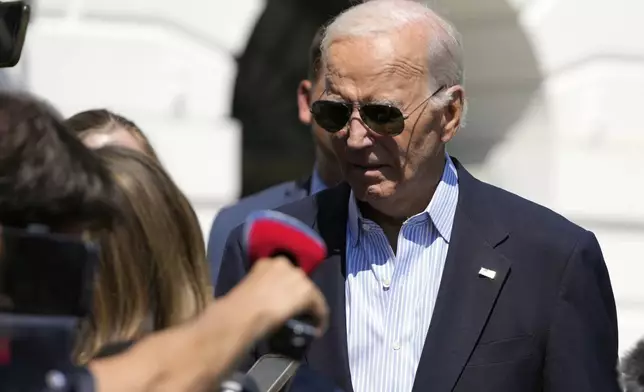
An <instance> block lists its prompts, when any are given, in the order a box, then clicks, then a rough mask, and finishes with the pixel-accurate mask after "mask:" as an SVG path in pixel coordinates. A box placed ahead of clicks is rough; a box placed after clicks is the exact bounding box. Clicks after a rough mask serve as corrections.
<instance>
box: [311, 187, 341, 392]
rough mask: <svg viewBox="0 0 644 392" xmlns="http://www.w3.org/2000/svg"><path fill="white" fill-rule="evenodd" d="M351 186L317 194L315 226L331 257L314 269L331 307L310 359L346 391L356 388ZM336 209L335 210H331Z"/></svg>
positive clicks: (313, 346) (313, 364)
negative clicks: (349, 305)
mask: <svg viewBox="0 0 644 392" xmlns="http://www.w3.org/2000/svg"><path fill="white" fill-rule="evenodd" d="M349 194H350V188H349V186H348V185H346V184H341V185H339V186H337V187H335V188H331V189H329V190H326V191H323V192H320V193H318V194H316V195H315V200H316V207H317V211H316V212H320V211H322V212H324V213H322V214H317V218H316V221H315V223H314V225H313V228H314V229H315V230H316V231H318V233H320V235H321V236H322V238H323V239H324V241H325V242H326V244H327V250H328V257H327V259H326V260H325V261H324V262H323V263H322V265H320V267H318V269H317V270H316V271H315V272H314V273H313V275H312V279H313V281H314V282H315V283H316V284H317V285H318V287H319V288H320V290H321V291H322V293H323V294H324V296H325V297H326V300H327V302H328V304H329V308H330V310H331V314H330V320H329V329H328V330H327V332H326V333H325V334H324V336H322V337H321V338H320V339H318V340H316V341H314V342H313V344H312V345H311V348H310V349H309V351H308V353H307V355H306V360H307V362H308V364H309V366H310V367H311V368H313V369H314V370H316V371H318V372H321V373H323V374H325V375H327V376H330V377H332V378H333V382H334V383H335V384H336V385H337V386H338V387H340V388H341V389H342V390H344V391H346V392H353V387H352V385H351V375H350V372H349V356H348V350H347V328H346V325H347V323H346V307H345V280H346V268H345V265H346V260H345V257H346V252H345V245H346V222H347V213H348V204H349ZM330 211H334V213H329V212H330Z"/></svg>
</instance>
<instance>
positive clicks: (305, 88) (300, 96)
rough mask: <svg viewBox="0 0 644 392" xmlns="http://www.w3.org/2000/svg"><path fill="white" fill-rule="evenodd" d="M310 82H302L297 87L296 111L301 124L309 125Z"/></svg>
mask: <svg viewBox="0 0 644 392" xmlns="http://www.w3.org/2000/svg"><path fill="white" fill-rule="evenodd" d="M311 86H312V84H311V81H309V80H302V81H301V82H300V85H299V86H297V109H298V114H299V117H300V121H301V122H302V124H305V125H311Z"/></svg>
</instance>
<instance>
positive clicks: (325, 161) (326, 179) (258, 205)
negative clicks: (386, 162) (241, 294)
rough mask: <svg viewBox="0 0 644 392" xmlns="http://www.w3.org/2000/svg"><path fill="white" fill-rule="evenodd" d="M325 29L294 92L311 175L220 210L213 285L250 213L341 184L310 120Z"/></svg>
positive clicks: (211, 246) (211, 254)
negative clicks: (311, 157) (311, 152)
mask: <svg viewBox="0 0 644 392" xmlns="http://www.w3.org/2000/svg"><path fill="white" fill-rule="evenodd" d="M323 33H324V26H322V27H320V28H319V29H318V31H317V33H316V35H315V37H314V38H313V41H312V42H311V46H310V49H309V70H308V79H306V80H302V81H301V82H300V84H299V86H298V88H297V105H298V114H299V119H300V121H301V122H302V123H303V124H307V125H310V126H311V133H312V134H313V141H314V144H315V166H314V168H313V172H312V174H311V175H309V176H306V177H305V178H301V179H299V180H297V181H289V182H284V183H281V184H278V185H275V186H273V187H270V188H268V189H265V190H263V191H262V192H259V193H256V194H254V195H250V196H248V197H245V198H243V199H242V200H240V201H238V202H237V203H236V204H233V205H231V206H228V207H225V208H223V209H222V210H221V211H219V213H218V214H217V216H216V217H215V219H214V222H213V223H212V228H211V229H210V239H209V241H208V261H209V262H210V270H211V273H212V281H213V283H214V282H216V280H217V275H218V273H219V268H220V266H221V262H222V260H221V258H222V255H223V248H224V245H225V243H226V239H227V238H228V235H229V234H230V232H231V230H232V229H234V228H235V227H236V226H237V225H239V224H240V223H242V222H243V221H244V219H245V218H246V216H248V214H250V213H251V212H253V211H257V210H263V209H272V208H277V207H279V206H282V205H284V204H288V203H291V202H294V201H297V200H300V199H303V198H305V197H307V196H309V195H312V194H315V193H317V192H319V191H321V190H324V189H326V188H328V187H332V186H335V185H337V184H339V183H340V182H341V181H342V173H341V171H340V167H339V166H338V163H337V162H336V158H335V154H334V153H333V150H332V148H331V142H330V140H331V139H330V135H329V133H328V132H326V131H325V130H324V129H322V128H321V127H320V126H319V125H318V124H317V123H316V122H315V121H313V119H312V117H311V103H312V102H313V101H314V100H316V99H318V97H320V95H322V92H323V91H324V80H323V79H322V78H321V76H322V74H321V72H320V53H321V52H320V42H321V40H322V35H323Z"/></svg>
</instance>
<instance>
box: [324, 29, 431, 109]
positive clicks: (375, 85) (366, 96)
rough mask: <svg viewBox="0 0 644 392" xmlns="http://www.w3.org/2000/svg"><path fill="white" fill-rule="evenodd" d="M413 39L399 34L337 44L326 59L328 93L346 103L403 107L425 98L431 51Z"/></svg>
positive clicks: (334, 44) (329, 48)
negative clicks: (375, 102)
mask: <svg viewBox="0 0 644 392" xmlns="http://www.w3.org/2000/svg"><path fill="white" fill-rule="evenodd" d="M405 38H406V39H405ZM409 38H410V37H409V36H408V35H405V34H397V35H375V36H366V37H351V38H344V39H336V40H334V41H333V42H332V43H331V44H330V45H329V47H328V50H327V52H326V56H325V57H324V72H325V88H326V93H327V94H328V95H329V96H335V97H337V98H340V99H342V100H346V101H354V102H357V101H360V102H365V101H367V102H373V101H387V102H388V103H396V101H397V102H398V103H401V104H404V103H405V101H408V100H409V99H410V98H413V97H414V96H416V95H417V94H421V95H422V94H425V90H426V89H427V88H428V80H429V76H428V72H427V71H428V69H427V64H428V61H427V50H423V48H422V47H421V45H419V44H418V42H417V41H416V42H410V41H409Z"/></svg>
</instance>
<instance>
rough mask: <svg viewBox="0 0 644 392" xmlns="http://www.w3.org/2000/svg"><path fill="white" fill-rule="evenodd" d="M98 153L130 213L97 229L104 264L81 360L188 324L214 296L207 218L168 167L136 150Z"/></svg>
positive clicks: (80, 351)
mask: <svg viewBox="0 0 644 392" xmlns="http://www.w3.org/2000/svg"><path fill="white" fill-rule="evenodd" d="M95 153H96V155H97V156H98V158H99V159H100V161H101V163H102V164H103V165H104V166H105V167H106V168H107V170H108V171H109V173H110V175H111V177H112V178H113V180H114V181H115V183H116V188H117V190H116V193H115V203H116V204H117V207H118V209H119V211H120V212H121V214H122V216H123V218H122V219H120V220H119V221H118V222H116V223H115V224H114V225H113V226H112V228H111V229H110V230H104V231H102V232H99V233H96V237H97V239H98V243H99V244H100V246H101V261H100V267H99V274H98V279H97V281H96V287H95V291H94V305H93V314H92V317H91V319H90V320H88V323H87V324H86V325H85V328H84V333H83V337H82V339H81V342H80V343H79V346H78V350H77V361H78V362H80V363H84V362H87V361H89V360H91V359H92V358H93V357H95V356H96V355H97V354H98V353H99V352H100V351H101V350H102V349H103V348H105V347H106V346H108V345H111V344H115V343H119V342H123V341H129V340H136V339H139V338H141V337H143V336H145V335H146V334H148V333H150V332H153V331H158V330H162V329H165V328H168V327H171V326H174V325H177V324H181V323H183V322H185V321H187V320H189V319H191V318H193V317H194V316H196V315H198V314H199V313H201V311H202V310H203V309H204V308H205V307H206V305H207V303H208V302H209V300H210V298H212V290H211V288H210V273H209V272H208V265H207V263H206V256H205V247H204V241H203V237H202V233H201V228H200V226H199V221H198V220H197V216H196V214H195V212H194V210H193V209H192V207H191V206H190V203H189V202H188V200H187V198H186V197H185V196H184V194H183V193H182V192H181V191H180V190H179V188H178V187H177V186H176V185H175V184H174V182H173V181H172V179H171V178H170V177H169V175H168V174H167V173H166V172H165V170H163V168H162V167H161V166H160V164H159V163H158V162H157V161H156V160H154V159H152V158H150V157H149V156H147V155H145V154H142V153H140V152H138V151H134V150H130V149H128V148H123V147H118V146H107V147H104V148H101V149H98V150H96V151H95Z"/></svg>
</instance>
